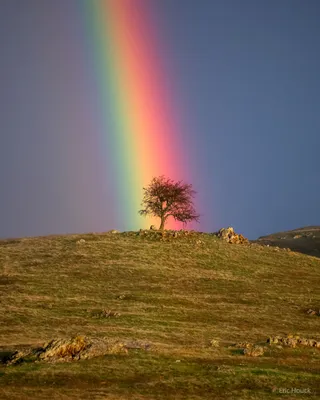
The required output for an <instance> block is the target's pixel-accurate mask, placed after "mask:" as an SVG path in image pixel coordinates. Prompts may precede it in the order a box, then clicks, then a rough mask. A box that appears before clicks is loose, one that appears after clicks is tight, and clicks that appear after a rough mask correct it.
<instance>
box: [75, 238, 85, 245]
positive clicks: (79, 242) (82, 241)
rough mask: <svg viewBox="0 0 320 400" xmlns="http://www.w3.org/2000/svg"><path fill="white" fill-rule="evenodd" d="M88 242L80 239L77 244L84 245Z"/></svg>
mask: <svg viewBox="0 0 320 400" xmlns="http://www.w3.org/2000/svg"><path fill="white" fill-rule="evenodd" d="M85 242H86V241H85V240H84V239H80V240H77V244H83V243H85Z"/></svg>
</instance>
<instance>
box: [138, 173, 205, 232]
mask: <svg viewBox="0 0 320 400" xmlns="http://www.w3.org/2000/svg"><path fill="white" fill-rule="evenodd" d="M143 191H144V195H143V200H142V203H141V206H142V207H143V209H142V210H140V211H139V214H140V215H144V216H147V215H153V216H155V217H159V218H160V221H161V222H160V228H159V229H161V230H163V229H164V226H165V223H166V221H167V219H168V218H169V217H170V216H171V217H173V218H174V219H175V220H176V221H180V222H184V223H186V222H189V221H197V222H199V217H200V215H199V214H197V213H196V211H195V208H194V205H193V201H192V198H193V197H194V196H195V194H196V191H195V190H193V189H192V185H191V184H187V183H184V182H182V181H177V182H175V181H173V180H172V179H169V178H166V177H165V176H164V175H162V176H159V177H157V178H153V179H152V181H151V183H150V184H149V186H148V187H146V188H143Z"/></svg>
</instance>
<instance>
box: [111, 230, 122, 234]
mask: <svg viewBox="0 0 320 400" xmlns="http://www.w3.org/2000/svg"><path fill="white" fill-rule="evenodd" d="M110 233H112V234H114V233H120V232H119V231H117V230H116V229H112V231H110Z"/></svg>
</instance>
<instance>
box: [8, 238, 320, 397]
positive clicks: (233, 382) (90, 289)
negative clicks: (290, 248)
mask: <svg viewBox="0 0 320 400" xmlns="http://www.w3.org/2000/svg"><path fill="white" fill-rule="evenodd" d="M80 238H83V239H85V240H86V242H85V243H83V244H77V240H79V239H80ZM197 239H199V237H197V236H194V237H193V236H191V237H186V238H177V239H173V240H169V241H163V242H162V241H155V240H149V239H148V238H144V237H140V236H137V235H135V234H125V233H123V234H113V235H112V234H84V235H67V236H52V237H40V238H24V239H17V240H8V241H0V267H1V269H0V318H1V319H0V321H1V324H0V351H1V350H2V351H9V350H14V349H19V348H24V347H26V346H30V345H32V346H39V345H42V344H43V343H45V342H47V341H48V340H51V339H57V338H61V337H71V336H74V335H77V334H81V335H88V336H92V337H107V338H115V339H122V340H131V339H132V340H143V341H146V342H148V343H150V344H151V348H150V350H148V351H145V350H129V352H128V354H126V355H108V356H104V357H98V358H95V359H91V360H83V361H78V362H73V363H57V364H48V363H45V362H37V363H25V364H24V363H23V364H20V365H17V366H4V365H1V364H0V398H1V399H10V400H11V399H30V398H32V399H47V398H48V399H49V398H50V399H128V398H130V399H139V400H140V399H235V398H240V399H245V400H249V399H277V398H281V399H297V398H304V399H305V398H316V397H317V394H316V390H317V388H319V387H320V378H319V375H318V372H319V368H320V350H319V349H315V348H296V349H289V348H283V349H278V348H273V347H272V348H270V349H268V350H267V352H266V353H265V355H263V356H261V357H257V358H250V357H246V356H244V355H242V353H241V351H239V350H237V349H235V348H232V346H231V345H232V344H234V343H236V342H244V341H249V342H253V343H260V344H262V343H264V342H266V339H267V337H268V336H272V335H285V334H287V333H293V334H299V335H300V336H303V337H307V338H315V339H317V340H320V336H319V332H320V329H319V328H320V318H319V317H317V316H309V315H307V314H306V312H305V311H306V310H307V309H308V308H320V294H319V282H320V259H319V258H315V257H309V256H306V255H303V254H298V253H290V252H289V253H288V252H286V251H276V250H275V249H273V248H266V247H260V246H257V247H255V246H254V247H247V246H241V245H229V244H226V243H224V242H222V241H219V240H217V239H216V238H215V237H214V236H212V235H209V234H207V235H205V234H203V235H201V237H200V239H201V241H202V243H201V244H197V243H196V241H197ZM103 309H107V310H112V311H114V312H118V313H120V314H121V315H120V317H119V318H112V317H111V318H95V317H93V316H94V314H95V313H96V312H99V311H101V310H103ZM213 338H214V339H217V340H218V341H219V343H220V345H219V347H210V345H209V342H210V340H211V339H213ZM177 360H178V362H177ZM281 388H290V390H291V388H297V389H306V388H307V389H308V388H309V389H310V390H311V391H312V394H295V393H287V394H283V393H281V392H280V389H281ZM318 395H319V391H318Z"/></svg>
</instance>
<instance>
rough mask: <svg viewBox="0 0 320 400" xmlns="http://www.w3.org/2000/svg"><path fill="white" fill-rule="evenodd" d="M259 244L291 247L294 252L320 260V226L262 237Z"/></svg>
mask: <svg viewBox="0 0 320 400" xmlns="http://www.w3.org/2000/svg"><path fill="white" fill-rule="evenodd" d="M255 242H257V243H261V244H269V245H271V246H279V247H282V248H283V247H289V248H290V249H291V250H293V251H298V252H301V253H304V254H308V255H312V256H314V257H319V258H320V226H306V227H304V228H298V229H294V230H292V231H285V232H277V233H273V234H271V235H268V236H262V237H260V238H259V239H258V240H255Z"/></svg>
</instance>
